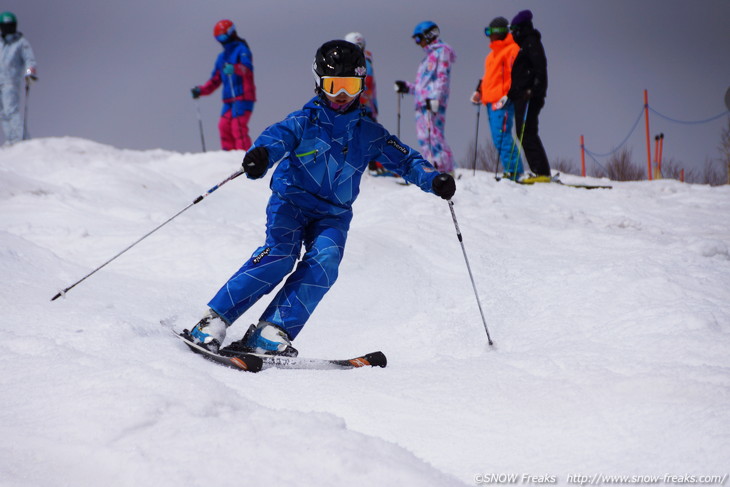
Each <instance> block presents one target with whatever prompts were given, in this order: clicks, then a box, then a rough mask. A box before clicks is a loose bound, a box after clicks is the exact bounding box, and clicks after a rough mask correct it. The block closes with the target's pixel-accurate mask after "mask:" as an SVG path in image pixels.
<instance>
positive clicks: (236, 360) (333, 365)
mask: <svg viewBox="0 0 730 487" xmlns="http://www.w3.org/2000/svg"><path fill="white" fill-rule="evenodd" d="M172 333H173V334H174V335H175V336H176V337H177V338H179V339H180V340H182V342H183V343H185V345H187V346H188V348H190V350H192V351H193V352H195V353H197V354H199V355H201V356H203V357H204V358H206V359H208V360H210V361H212V362H215V363H217V364H220V365H224V366H226V367H231V368H233V369H237V370H244V371H246V372H258V371H260V370H263V369H270V368H277V369H308V370H338V369H340V370H342V369H356V368H360V367H385V366H386V365H387V364H388V359H387V358H386V357H385V354H384V353H383V352H372V353H368V354H365V355H361V356H359V357H355V358H350V359H343V360H333V359H318V358H304V357H286V356H283V355H263V354H256V353H249V352H241V351H234V350H226V348H222V349H221V350H220V353H213V352H211V351H210V350H206V349H205V348H203V347H201V346H200V345H197V344H196V343H194V342H193V340H192V337H191V336H190V332H189V331H188V330H184V331H183V332H182V333H177V332H175V331H174V330H173V331H172Z"/></svg>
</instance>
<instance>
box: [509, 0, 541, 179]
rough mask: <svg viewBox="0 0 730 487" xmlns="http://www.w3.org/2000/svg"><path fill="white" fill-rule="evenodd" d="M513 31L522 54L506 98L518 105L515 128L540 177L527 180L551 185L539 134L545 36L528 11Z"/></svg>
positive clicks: (517, 18)
mask: <svg viewBox="0 0 730 487" xmlns="http://www.w3.org/2000/svg"><path fill="white" fill-rule="evenodd" d="M510 30H511V31H512V37H513V38H514V40H515V42H516V43H517V45H518V46H520V51H519V53H518V54H517V57H516V58H515V62H514V65H513V66H512V86H511V88H510V90H509V93H508V94H507V97H508V98H509V100H510V101H511V102H512V103H514V106H515V128H516V131H517V135H518V136H521V138H522V149H523V150H524V151H525V158H526V159H527V162H528V164H529V165H530V169H531V170H532V172H534V173H535V175H536V176H537V177H535V178H528V179H527V180H524V181H525V182H549V181H550V163H549V162H548V158H547V154H546V153H545V148H544V147H543V145H542V141H541V140H540V136H539V135H538V116H539V115H540V110H542V107H543V106H545V95H546V94H547V86H548V76H547V59H546V58H545V49H544V48H543V46H542V41H541V38H542V36H541V35H540V32H539V31H538V30H536V29H535V28H534V27H533V26H532V12H531V11H529V10H523V11H521V12H519V13H518V14H517V15H515V17H514V18H513V19H512V23H511V25H510ZM525 112H526V113H525ZM530 179H531V180H532V181H530Z"/></svg>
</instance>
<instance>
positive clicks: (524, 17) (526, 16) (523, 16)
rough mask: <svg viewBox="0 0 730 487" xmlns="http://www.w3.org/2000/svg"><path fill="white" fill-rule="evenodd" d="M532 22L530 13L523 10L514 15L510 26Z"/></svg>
mask: <svg viewBox="0 0 730 487" xmlns="http://www.w3.org/2000/svg"><path fill="white" fill-rule="evenodd" d="M531 20H532V12H531V11H529V10H523V11H521V12H519V13H518V14H517V15H515V18H514V19H512V25H519V24H522V23H524V22H529V21H531Z"/></svg>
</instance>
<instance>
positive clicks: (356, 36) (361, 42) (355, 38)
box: [345, 32, 365, 50]
mask: <svg viewBox="0 0 730 487" xmlns="http://www.w3.org/2000/svg"><path fill="white" fill-rule="evenodd" d="M345 40H346V41H347V42H351V43H353V44H356V45H358V46H360V49H362V50H365V38H364V37H363V36H362V34H361V33H359V32H350V33H349V34H347V35H346V36H345Z"/></svg>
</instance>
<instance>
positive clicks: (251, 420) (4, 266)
mask: <svg viewBox="0 0 730 487" xmlns="http://www.w3.org/2000/svg"><path fill="white" fill-rule="evenodd" d="M241 158H242V153H240V152H231V153H223V152H208V153H205V154H180V153H175V152H167V151H162V150H156V151H142V152H140V151H129V150H121V149H117V148H113V147H110V146H105V145H100V144H98V143H95V142H92V141H88V140H83V139H77V138H49V139H37V140H31V141H27V142H23V143H20V144H17V145H15V146H12V147H6V148H3V149H0V274H1V275H2V277H3V278H2V280H0V296H1V297H0V299H1V301H0V307H1V309H2V310H3V311H2V340H0V366H1V367H2V375H0V383H1V384H2V386H1V390H0V424H2V434H0V485H2V486H4V487H5V486H8V487H16V486H23V487H26V486H101V485H103V486H125V487H126V486H130V487H131V486H143V485H150V486H152V485H154V486H163V487H164V486H171V487H172V486H176V487H177V486H202V485H211V486H217V487H223V486H234V485H235V486H240V485H261V486H263V485H267V486H268V485H271V486H283V485H312V486H314V485H317V486H343V485H348V486H372V485H383V486H410V485H414V486H415V485H418V486H452V485H475V484H476V485H478V484H481V483H485V482H487V480H489V479H492V480H494V479H496V478H497V477H489V476H499V475H510V474H516V475H519V476H520V477H519V480H518V481H517V483H520V484H535V483H539V482H538V481H539V480H540V479H543V480H547V481H548V482H552V483H557V484H567V483H568V482H570V481H573V482H574V481H575V480H576V475H594V474H601V475H612V474H620V475H634V476H643V475H665V474H669V475H697V476H707V475H720V476H722V475H726V474H727V473H728V465H730V463H728V459H729V458H730V227H729V226H728V215H729V214H730V187H728V186H724V187H714V188H713V187H708V186H699V185H687V184H682V183H679V182H676V181H669V180H664V181H654V182H633V183H615V182H609V181H605V180H604V181H595V180H594V181H590V180H589V182H593V183H596V182H597V183H600V184H612V185H613V189H611V190H590V191H588V190H584V189H576V188H569V187H562V186H559V185H556V184H541V185H534V186H520V185H516V184H514V183H512V182H508V181H501V182H497V181H495V180H494V178H493V175H492V174H487V173H482V172H480V173H478V174H477V175H476V176H474V175H473V174H472V172H471V171H460V172H458V176H459V177H460V178H459V180H458V182H457V187H458V189H457V193H456V196H455V197H454V199H453V201H454V210H455V213H456V216H457V218H458V223H459V226H460V229H461V233H462V235H463V243H464V246H465V249H466V254H467V256H468V259H469V263H470V265H471V268H472V271H473V274H474V282H475V284H476V289H477V293H478V295H479V297H480V301H481V304H482V308H483V310H484V315H485V318H486V322H487V325H488V327H489V331H490V333H491V335H492V338H493V339H494V342H495V344H494V346H493V347H490V346H488V344H487V339H486V333H485V329H484V325H483V323H482V319H481V317H480V314H479V309H478V307H477V301H476V298H475V292H474V289H473V288H472V284H471V281H470V279H469V274H468V272H467V268H466V264H465V259H464V255H463V254H462V249H461V246H460V244H459V240H458V239H457V235H456V230H455V226H454V222H453V221H452V217H451V213H450V212H449V207H448V204H447V203H446V202H445V201H443V200H441V199H439V198H437V197H435V196H434V195H431V194H426V193H424V192H422V191H420V190H419V189H418V188H416V187H414V186H402V185H398V184H396V182H395V181H394V180H393V179H390V178H373V177H369V176H365V177H364V178H363V184H362V192H361V196H360V198H359V199H358V201H357V202H356V204H355V208H354V211H355V218H354V221H353V224H352V228H351V231H350V235H349V240H348V243H347V249H346V255H345V260H344V262H343V264H342V267H341V272H340V278H339V281H338V282H337V284H336V285H335V286H334V288H333V289H332V290H331V292H330V293H329V294H328V295H327V296H326V297H325V299H324V300H323V302H322V303H321V304H320V306H319V308H318V309H317V310H316V311H315V313H314V315H313V317H312V319H311V320H310V322H309V323H308V324H307V326H306V327H305V329H304V331H303V332H302V333H301V334H300V335H299V337H298V338H297V340H296V341H295V346H296V347H297V348H298V349H299V351H300V354H301V355H302V356H306V357H321V358H349V357H352V356H357V355H360V354H363V353H367V352H372V351H376V350H382V351H383V352H384V353H385V354H386V355H387V356H388V359H389V362H388V366H387V367H386V368H384V369H380V368H377V369H371V368H368V369H357V370H350V371H291V370H277V369H271V370H265V371H262V372H261V373H258V374H250V373H245V372H240V371H236V370H233V369H228V368H225V367H221V366H219V365H216V364H213V363H211V362H208V361H206V360H204V359H203V358H201V357H200V356H197V355H194V354H192V353H190V352H189V351H188V350H187V349H186V348H185V346H184V345H183V344H182V343H181V342H180V341H179V340H176V339H175V338H174V337H173V336H172V335H171V333H170V330H171V329H176V330H181V329H183V328H190V327H191V326H193V325H194V324H195V322H196V321H197V320H198V319H199V317H200V316H201V315H202V314H203V312H204V311H205V310H206V303H207V302H208V300H209V299H210V298H211V297H212V295H213V294H214V293H215V292H216V291H217V290H218V288H219V287H220V286H221V285H222V284H223V283H224V282H225V280H226V279H227V278H228V277H229V276H230V275H231V274H232V273H233V272H234V271H236V270H237V269H238V267H239V266H240V265H241V264H242V263H243V262H244V261H245V260H246V259H247V258H248V257H249V256H250V254H251V253H252V252H253V251H254V250H255V249H256V248H257V247H258V246H259V245H260V244H261V243H262V240H263V230H264V223H265V218H264V209H265V206H266V202H267V199H268V195H269V189H268V177H269V176H267V177H266V178H265V179H264V180H260V181H250V180H248V179H246V178H243V177H242V178H238V179H235V180H233V181H230V182H228V183H226V184H225V185H223V186H221V187H220V188H219V189H218V190H217V191H215V192H214V193H211V194H210V195H209V196H208V197H206V198H205V199H204V200H203V201H202V202H200V203H199V204H196V205H193V206H191V207H189V208H188V209H187V210H186V211H184V212H183V213H181V214H180V215H179V216H177V217H176V218H174V219H173V220H172V221H171V222H170V223H168V224H167V225H165V226H163V227H162V228H161V229H160V230H158V231H157V232H154V233H153V234H152V235H151V236H149V237H148V238H145V239H144V240H142V242H141V243H139V244H137V245H136V246H134V247H133V248H132V249H131V250H129V251H128V252H126V253H124V254H123V255H122V256H121V257H119V258H118V259H116V260H114V261H113V262H112V263H110V264H109V265H107V266H106V267H104V268H103V269H101V270H100V271H98V272H97V273H95V274H93V275H92V276H91V277H89V278H88V279H87V280H85V281H83V282H82V283H81V284H79V285H78V286H76V287H74V288H73V289H72V290H70V291H69V292H68V293H67V294H66V296H65V297H64V298H62V299H58V300H56V301H53V302H52V301H51V298H52V297H53V296H54V295H55V294H56V293H57V292H58V291H59V290H61V289H64V288H66V287H68V286H69V285H71V284H73V283H74V282H76V281H77V280H78V279H80V278H82V277H83V276H85V275H87V274H88V273H89V272H91V271H92V270H94V269H95V268H96V267H98V266H99V265H101V264H102V263H104V262H106V261H107V260H108V259H110V258H112V257H113V256H114V255H116V254H117V253H118V252H120V251H122V250H123V249H125V248H127V247H128V246H129V245H130V244H132V243H133V242H135V241H136V240H137V239H139V238H140V237H142V236H143V235H145V234H146V233H147V232H149V231H150V230H152V229H153V228H155V227H156V226H158V225H159V224H161V223H163V222H164V221H166V220H167V219H168V218H170V217H171V216H173V215H175V214H176V213H177V212H179V211H180V210H182V209H184V208H186V207H187V206H188V205H190V204H191V203H192V201H193V200H194V199H195V198H196V197H197V196H198V195H200V194H203V193H205V192H206V191H207V190H208V189H209V188H212V187H213V186H215V184H217V183H218V182H220V181H222V180H225V179H226V178H227V177H228V176H229V175H231V174H232V173H234V172H235V171H236V170H238V168H239V167H240V161H241ZM563 180H565V181H569V182H574V183H580V182H582V180H581V179H580V178H577V177H571V176H563ZM267 299H268V297H265V298H264V299H262V300H261V301H260V302H259V303H258V304H257V305H256V306H255V307H254V308H253V309H252V310H250V311H249V312H248V313H247V314H246V315H244V317H243V318H241V319H240V320H239V321H238V322H236V323H235V324H234V325H233V326H232V327H231V328H230V329H229V334H228V340H235V339H238V338H240V336H241V335H242V334H243V332H244V331H245V330H246V328H247V327H248V325H249V324H250V323H253V322H255V321H256V320H257V318H258V316H259V314H260V313H261V312H262V311H263V308H264V307H265V305H266V304H267V302H268V301H267ZM527 476H532V477H527ZM571 476H572V477H571Z"/></svg>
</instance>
